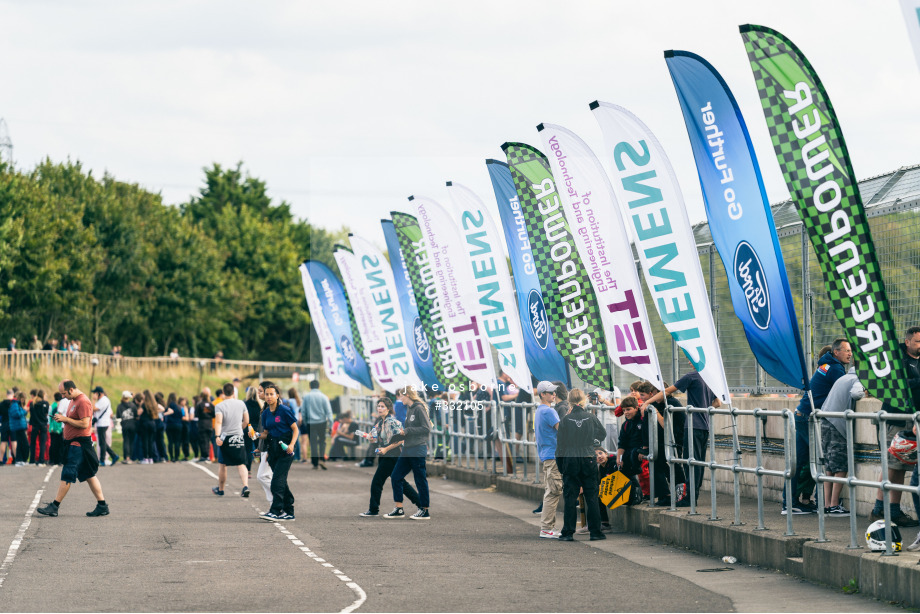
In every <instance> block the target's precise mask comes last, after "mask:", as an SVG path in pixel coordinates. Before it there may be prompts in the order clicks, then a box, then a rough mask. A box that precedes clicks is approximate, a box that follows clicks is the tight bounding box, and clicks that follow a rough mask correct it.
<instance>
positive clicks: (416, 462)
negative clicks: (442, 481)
mask: <svg viewBox="0 0 920 614" xmlns="http://www.w3.org/2000/svg"><path fill="white" fill-rule="evenodd" d="M426 456H428V446H427V445H426V444H422V445H420V446H412V447H411V448H403V451H402V456H400V457H399V458H398V459H396V466H395V467H393V473H392V474H390V483H391V484H392V485H393V500H394V501H396V502H397V503H402V501H403V484H405V479H406V476H407V475H409V472H410V471H411V472H412V477H414V478H415V488H416V489H417V490H418V506H419V507H424V508H427V507H428V504H429V495H428V473H427V471H426V469H425V457H426Z"/></svg>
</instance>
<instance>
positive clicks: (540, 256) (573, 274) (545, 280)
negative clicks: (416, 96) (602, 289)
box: [502, 143, 632, 390]
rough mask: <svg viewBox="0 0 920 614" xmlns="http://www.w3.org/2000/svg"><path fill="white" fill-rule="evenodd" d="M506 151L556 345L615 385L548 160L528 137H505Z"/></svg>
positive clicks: (601, 383) (594, 379)
mask: <svg viewBox="0 0 920 614" xmlns="http://www.w3.org/2000/svg"><path fill="white" fill-rule="evenodd" d="M502 151H504V152H505V156H506V157H507V158H508V167H509V168H510V169H511V178H512V179H513V180H514V187H515V190H517V194H518V198H519V199H520V201H521V212H522V213H523V216H524V223H525V224H526V226H527V234H528V235H529V236H530V247H531V250H532V251H533V260H534V265H536V268H537V277H538V279H539V280H540V287H541V289H542V290H543V297H544V299H546V315H547V319H548V320H549V325H550V328H551V329H552V331H553V339H555V340H556V347H557V349H558V350H559V352H560V353H561V354H562V357H563V358H565V360H566V362H568V363H569V365H570V366H571V367H572V368H573V369H574V370H575V373H576V374H577V375H578V377H580V378H581V379H582V381H584V382H585V383H586V384H588V385H591V386H598V387H600V388H603V389H604V390H613V379H612V377H611V376H612V373H611V370H610V361H609V360H608V358H607V343H606V341H605V337H604V325H603V323H602V322H601V318H600V312H599V311H598V305H597V299H596V298H595V296H594V289H593V288H592V287H591V280H590V279H589V278H588V273H587V271H586V270H585V267H584V264H583V263H582V261H581V257H579V255H578V250H577V249H576V246H575V241H574V239H573V238H572V233H571V231H570V230H569V226H568V224H567V223H566V220H565V212H564V210H563V208H562V203H560V202H559V194H558V192H557V191H556V184H555V182H554V180H553V172H552V170H551V169H550V166H549V161H548V160H547V159H546V156H544V155H543V154H542V153H540V152H539V151H538V150H537V149H535V148H533V147H531V146H530V145H525V144H523V143H505V144H504V145H502ZM630 266H632V263H630Z"/></svg>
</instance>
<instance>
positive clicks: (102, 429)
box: [58, 386, 118, 467]
mask: <svg viewBox="0 0 920 614" xmlns="http://www.w3.org/2000/svg"><path fill="white" fill-rule="evenodd" d="M92 395H93V424H95V425H96V440H97V441H96V445H97V446H98V450H99V464H100V465H101V466H103V467H104V466H105V464H106V463H105V456H106V452H108V453H109V456H111V457H112V462H111V463H110V464H112V465H114V464H115V463H117V462H118V455H117V454H115V451H114V450H113V449H112V401H110V400H109V397H107V396H105V390H103V389H102V386H96V387H95V388H93V391H92ZM58 413H60V412H58Z"/></svg>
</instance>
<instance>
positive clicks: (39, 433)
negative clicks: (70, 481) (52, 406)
mask: <svg viewBox="0 0 920 614" xmlns="http://www.w3.org/2000/svg"><path fill="white" fill-rule="evenodd" d="M47 439H48V427H43V426H36V425H34V424H33V425H32V439H31V441H29V449H30V450H32V454H33V456H32V463H33V464H36V465H37V464H38V463H43V462H45V441H47ZM36 443H38V456H34V455H35V444H36Z"/></svg>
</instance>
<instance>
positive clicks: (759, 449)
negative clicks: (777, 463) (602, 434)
mask: <svg viewBox="0 0 920 614" xmlns="http://www.w3.org/2000/svg"><path fill="white" fill-rule="evenodd" d="M675 413H686V414H687V420H686V427H687V435H688V436H687V441H688V446H687V450H686V453H687V458H678V457H677V454H676V442H675V439H674V420H673V417H672V416H673V414H675ZM694 413H699V414H707V415H708V416H709V422H710V427H709V450H710V453H709V457H710V460H709V461H708V462H707V461H706V460H705V459H697V458H696V454H695V451H694V450H693V436H692V435H693V431H692V429H693V420H692V419H691V416H692V415H693V414H694ZM714 415H722V416H731V417H732V452H733V456H732V458H731V460H732V464H731V465H725V464H719V463H717V462H715V456H714V454H713V452H714V450H715V430H714V429H713V428H712V416H714ZM737 416H753V417H754V418H755V419H756V420H755V429H756V430H755V463H756V466H755V467H745V466H744V465H742V464H741V462H740V461H741V446H740V444H739V441H738V425H737V422H736V420H735V418H736V417H737ZM770 416H774V417H781V418H783V449H784V459H785V468H784V470H783V471H778V470H775V469H767V468H765V467H764V463H763V440H764V436H765V429H766V418H768V417H770ZM653 430H657V429H653ZM664 433H665V454H666V456H667V461H668V463H669V464H670V466H671V485H670V486H671V509H672V510H675V509H677V507H676V502H677V497H676V489H677V484H676V481H675V479H674V478H675V475H674V473H675V467H676V466H677V465H683V466H685V467H687V474H688V475H687V483H688V484H689V487H688V491H689V493H688V496H689V497H690V514H697V511H696V472H695V471H693V467H704V468H705V467H708V468H709V480H710V497H711V510H710V520H718V508H717V500H716V477H715V472H716V470H720V471H731V472H732V476H733V480H734V508H735V509H734V520H733V522H732V525H734V526H739V525H742V524H744V523H742V522H741V484H740V478H741V474H742V473H751V474H754V475H756V476H757V530H758V531H763V530H765V529H766V526H765V525H764V496H763V476H765V475H770V476H776V477H781V478H783V481H784V485H783V486H784V488H785V491H786V510H787V513H786V533H784V535H787V536H789V535H795V531H794V530H793V527H792V516H793V514H792V503H793V501H794V499H793V493H792V475H793V472H794V471H795V467H796V458H795V414H794V413H793V411H792V410H790V409H782V410H765V409H737V408H734V407H729V408H724V409H723V408H714V407H707V408H702V407H668V408H667V410H666V412H665V427H664Z"/></svg>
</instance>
